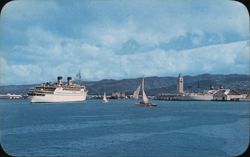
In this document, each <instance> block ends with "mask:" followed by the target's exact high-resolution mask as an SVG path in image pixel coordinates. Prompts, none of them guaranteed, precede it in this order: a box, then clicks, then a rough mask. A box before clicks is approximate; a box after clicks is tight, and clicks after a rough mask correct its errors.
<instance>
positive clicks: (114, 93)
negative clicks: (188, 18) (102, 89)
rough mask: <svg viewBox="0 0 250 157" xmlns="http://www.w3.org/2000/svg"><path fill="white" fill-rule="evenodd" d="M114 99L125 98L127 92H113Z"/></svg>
mask: <svg viewBox="0 0 250 157" xmlns="http://www.w3.org/2000/svg"><path fill="white" fill-rule="evenodd" d="M111 98H112V99H123V98H126V95H125V92H113V93H112V95H111Z"/></svg>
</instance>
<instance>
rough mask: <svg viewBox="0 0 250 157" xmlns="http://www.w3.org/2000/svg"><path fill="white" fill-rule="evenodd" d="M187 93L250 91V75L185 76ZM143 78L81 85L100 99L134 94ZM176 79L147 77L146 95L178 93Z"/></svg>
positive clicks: (21, 89) (21, 90)
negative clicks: (219, 89)
mask: <svg viewBox="0 0 250 157" xmlns="http://www.w3.org/2000/svg"><path fill="white" fill-rule="evenodd" d="M183 77H184V91H186V92H202V91H203V90H206V89H209V88H210V87H211V86H213V87H214V88H215V89H217V88H219V87H220V86H223V87H224V88H230V89H236V90H248V91H249V90H250V75H243V74H228V75H223V74H201V75H197V76H190V75H185V76H183ZM141 81H142V78H131V79H122V80H114V79H103V80H100V81H82V82H81V83H82V84H84V85H85V86H86V87H87V89H88V91H89V92H88V94H89V95H98V94H103V92H106V93H107V94H111V93H112V92H125V93H126V95H127V94H132V93H133V91H134V90H135V89H136V88H137V86H138V85H139V84H140V83H141ZM38 85H39V84H32V85H6V86H0V94H6V93H15V94H22V95H25V94H27V92H28V90H29V89H30V88H32V87H34V86H38ZM176 87H177V77H158V76H151V77H145V91H146V93H147V94H148V95H157V94H159V93H176Z"/></svg>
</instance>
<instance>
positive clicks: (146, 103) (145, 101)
mask: <svg viewBox="0 0 250 157" xmlns="http://www.w3.org/2000/svg"><path fill="white" fill-rule="evenodd" d="M138 88H139V89H140V86H139V87H138ZM138 88H137V89H138ZM138 94H139V92H138ZM135 104H136V105H138V106H144V107H150V106H157V105H156V104H154V103H152V102H150V101H149V100H148V97H147V95H146V93H145V91H144V77H143V78H142V101H140V102H138V103H135Z"/></svg>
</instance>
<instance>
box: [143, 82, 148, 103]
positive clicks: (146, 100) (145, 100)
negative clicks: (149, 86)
mask: <svg viewBox="0 0 250 157" xmlns="http://www.w3.org/2000/svg"><path fill="white" fill-rule="evenodd" d="M142 99H143V101H144V102H145V103H147V102H148V97H147V95H146V93H145V91H144V77H143V78H142Z"/></svg>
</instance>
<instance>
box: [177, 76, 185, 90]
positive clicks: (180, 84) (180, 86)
mask: <svg viewBox="0 0 250 157" xmlns="http://www.w3.org/2000/svg"><path fill="white" fill-rule="evenodd" d="M177 93H178V94H182V93H184V78H183V76H182V74H181V73H180V74H179V77H178V80H177Z"/></svg>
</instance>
